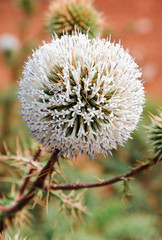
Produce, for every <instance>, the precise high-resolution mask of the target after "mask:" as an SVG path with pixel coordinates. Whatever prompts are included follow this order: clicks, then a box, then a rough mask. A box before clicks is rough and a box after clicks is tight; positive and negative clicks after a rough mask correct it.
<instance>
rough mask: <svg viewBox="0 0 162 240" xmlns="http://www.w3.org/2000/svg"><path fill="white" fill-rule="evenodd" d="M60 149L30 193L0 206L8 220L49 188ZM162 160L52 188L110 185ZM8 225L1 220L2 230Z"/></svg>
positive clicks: (75, 188)
mask: <svg viewBox="0 0 162 240" xmlns="http://www.w3.org/2000/svg"><path fill="white" fill-rule="evenodd" d="M58 153H59V151H58V150H55V151H54V152H53V154H52V156H51V158H50V159H49V161H48V162H47V164H46V165H45V167H44V168H43V169H42V170H41V172H40V173H39V175H38V177H37V179H36V180H35V182H34V183H33V185H32V187H31V189H30V190H29V191H28V193H27V194H26V195H25V196H24V197H22V198H21V199H20V200H18V201H15V202H14V203H13V204H12V205H11V206H0V211H1V212H3V213H6V216H7V217H8V220H9V221H10V222H12V218H13V217H12V214H14V213H16V212H18V211H20V210H21V209H22V208H24V207H25V206H26V205H27V204H28V202H30V200H32V199H33V198H34V196H35V195H36V192H35V190H36V189H38V188H39V189H42V190H49V187H48V185H47V184H45V180H46V177H47V176H48V175H50V174H51V171H52V168H53V166H54V164H55V163H56V162H57V160H58ZM160 161H162V159H159V158H158V157H154V158H153V159H152V161H150V163H146V164H142V165H140V166H138V167H136V168H134V169H133V170H132V171H129V172H127V173H125V174H122V175H120V176H117V177H115V178H112V179H109V180H104V181H101V182H97V183H82V182H79V183H72V184H58V185H50V190H55V191H56V190H78V189H83V188H94V187H102V186H108V185H111V184H114V183H116V182H119V181H122V180H123V178H129V177H132V176H134V175H136V174H138V173H140V172H142V171H144V170H147V169H149V168H150V167H152V166H153V165H155V164H156V163H157V162H160ZM6 227H7V226H6V225H5V224H4V222H3V220H0V232H2V231H3V230H4V229H5V228H6Z"/></svg>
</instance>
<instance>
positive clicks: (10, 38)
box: [0, 33, 21, 51]
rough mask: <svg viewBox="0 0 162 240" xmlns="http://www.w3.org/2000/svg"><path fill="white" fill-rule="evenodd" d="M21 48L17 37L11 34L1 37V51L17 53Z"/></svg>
mask: <svg viewBox="0 0 162 240" xmlns="http://www.w3.org/2000/svg"><path fill="white" fill-rule="evenodd" d="M20 47H21V43H20V40H19V39H18V38H17V36H15V35H13V34H11V33H4V34H1V35H0V50H1V51H17V50H19V49H20Z"/></svg>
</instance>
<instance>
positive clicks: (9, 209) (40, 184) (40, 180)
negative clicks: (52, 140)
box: [0, 149, 59, 233]
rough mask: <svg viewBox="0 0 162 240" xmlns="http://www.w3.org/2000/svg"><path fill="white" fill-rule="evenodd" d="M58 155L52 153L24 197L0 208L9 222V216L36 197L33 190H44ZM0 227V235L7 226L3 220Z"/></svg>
mask: <svg viewBox="0 0 162 240" xmlns="http://www.w3.org/2000/svg"><path fill="white" fill-rule="evenodd" d="M58 153H59V151H58V150H57V149H56V150H55V151H54V152H53V153H52V155H51V157H50V159H49V161H48V162H47V164H46V165H45V166H44V168H43V169H42V170H41V171H40V173H39V175H38V177H37V178H36V180H35V182H34V183H33V185H32V187H31V188H30V189H29V191H28V193H27V194H26V195H25V196H23V197H22V198H21V199H19V200H18V201H15V202H14V203H13V204H12V205H10V206H0V211H1V212H3V213H5V214H6V216H7V217H8V218H9V219H10V222H11V221H12V219H11V215H12V214H15V213H16V212H19V211H20V210H21V209H23V208H24V207H25V206H26V205H27V204H28V203H29V202H30V201H31V200H32V199H33V198H34V196H35V195H36V192H35V190H36V189H38V188H41V189H43V188H44V183H45V180H46V178H47V176H48V175H49V174H50V173H51V170H52V168H53V166H54V164H55V163H56V162H57V160H58ZM0 226H1V228H0V233H1V232H2V231H3V230H4V229H5V228H6V227H7V226H6V225H5V224H4V222H3V220H1V222H0Z"/></svg>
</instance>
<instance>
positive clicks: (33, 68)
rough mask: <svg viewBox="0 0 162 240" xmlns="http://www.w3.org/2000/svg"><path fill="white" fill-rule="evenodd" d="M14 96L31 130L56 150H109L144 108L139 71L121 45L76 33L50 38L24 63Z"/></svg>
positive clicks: (122, 140)
mask: <svg viewBox="0 0 162 240" xmlns="http://www.w3.org/2000/svg"><path fill="white" fill-rule="evenodd" d="M23 75H24V76H23V78H22V79H21V81H20V83H19V85H20V88H19V90H18V96H19V99H20V102H21V104H22V109H21V111H22V115H23V116H24V120H25V121H26V122H27V125H28V126H29V128H30V130H31V133H33V134H34V136H35V137H37V139H38V140H39V141H40V143H43V144H44V146H46V147H50V149H51V151H53V150H54V149H55V148H57V149H59V150H60V153H61V154H64V155H65V156H67V155H68V156H69V157H70V158H72V157H73V156H77V155H78V154H82V153H86V154H87V156H88V158H94V157H95V155H96V154H99V153H103V154H104V155H107V153H111V149H114V148H115V149H116V147H117V145H118V144H119V145H123V143H125V142H126V141H127V139H128V138H130V134H131V132H132V131H133V130H134V129H135V128H136V125H137V123H138V121H139V119H140V115H141V113H142V110H143V104H144V101H145V100H144V90H143V84H142V82H141V81H140V80H139V78H140V77H141V72H140V70H139V68H138V65H137V64H136V63H135V62H134V59H133V58H132V57H131V56H130V55H129V53H128V52H127V51H124V49H123V48H122V47H121V45H120V44H115V43H111V42H110V41H109V40H105V39H102V40H101V39H100V38H97V39H92V40H90V39H88V36H87V35H84V34H81V33H75V34H73V35H72V36H68V35H64V36H62V38H61V39H58V38H57V36H55V37H54V39H53V40H52V42H51V43H47V44H44V45H43V46H41V47H39V49H37V50H36V51H35V52H33V57H32V58H29V61H28V62H27V63H26V65H25V68H24V71H23Z"/></svg>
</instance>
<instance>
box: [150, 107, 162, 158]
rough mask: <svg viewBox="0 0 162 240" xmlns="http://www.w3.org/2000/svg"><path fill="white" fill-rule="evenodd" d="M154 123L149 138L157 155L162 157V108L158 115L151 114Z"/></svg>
mask: <svg viewBox="0 0 162 240" xmlns="http://www.w3.org/2000/svg"><path fill="white" fill-rule="evenodd" d="M150 118H151V121H152V124H151V126H150V127H148V129H149V140H150V143H151V145H152V148H153V151H154V153H155V155H156V156H157V157H159V158H161V157H162V110H160V111H159V115H158V116H154V115H151V117H150Z"/></svg>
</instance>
